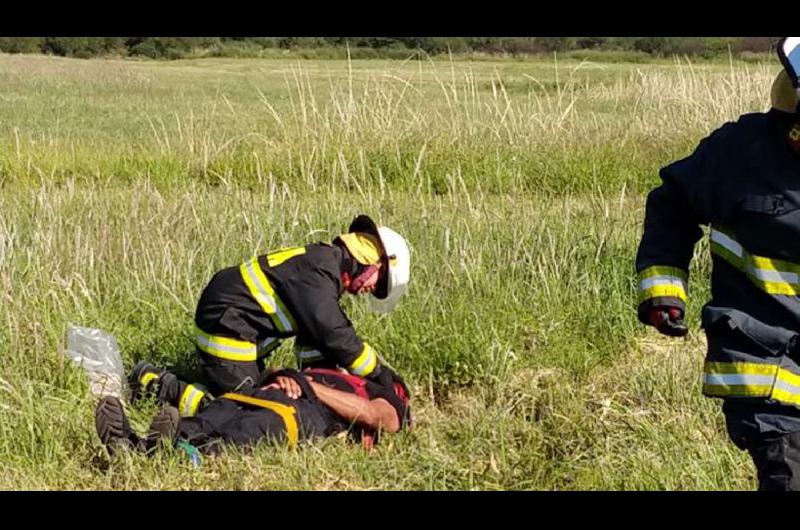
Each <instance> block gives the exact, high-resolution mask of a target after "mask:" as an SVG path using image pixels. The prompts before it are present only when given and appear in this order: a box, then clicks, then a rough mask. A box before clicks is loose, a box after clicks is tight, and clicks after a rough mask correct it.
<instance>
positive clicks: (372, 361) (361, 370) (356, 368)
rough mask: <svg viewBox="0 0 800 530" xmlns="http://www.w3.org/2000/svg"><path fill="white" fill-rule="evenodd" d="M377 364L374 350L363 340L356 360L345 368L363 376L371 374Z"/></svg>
mask: <svg viewBox="0 0 800 530" xmlns="http://www.w3.org/2000/svg"><path fill="white" fill-rule="evenodd" d="M377 364H378V356H377V355H375V350H373V349H372V347H371V346H370V345H369V344H367V343H366V342H365V343H364V349H363V350H361V354H360V355H359V356H358V357H356V360H355V361H353V362H352V364H351V365H350V366H349V367H348V368H347V369H348V371H349V372H350V373H352V374H355V375H359V376H361V377H364V376H367V375H369V374H371V373H372V371H373V370H374V369H375V366H376V365H377Z"/></svg>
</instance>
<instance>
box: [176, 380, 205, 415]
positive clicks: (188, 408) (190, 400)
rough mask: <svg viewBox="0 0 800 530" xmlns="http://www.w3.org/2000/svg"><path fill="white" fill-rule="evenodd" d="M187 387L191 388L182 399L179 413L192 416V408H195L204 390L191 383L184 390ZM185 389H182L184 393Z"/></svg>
mask: <svg viewBox="0 0 800 530" xmlns="http://www.w3.org/2000/svg"><path fill="white" fill-rule="evenodd" d="M189 389H191V391H190V392H189V395H188V396H186V399H185V400H183V409H182V410H181V415H183V416H193V415H194V412H196V411H195V410H193V409H196V407H197V402H198V401H199V400H200V398H201V397H202V396H203V394H205V392H203V391H202V390H200V389H198V388H197V387H194V386H192V385H189V386H188V387H187V388H186V390H189ZM186 390H184V393H185V392H186Z"/></svg>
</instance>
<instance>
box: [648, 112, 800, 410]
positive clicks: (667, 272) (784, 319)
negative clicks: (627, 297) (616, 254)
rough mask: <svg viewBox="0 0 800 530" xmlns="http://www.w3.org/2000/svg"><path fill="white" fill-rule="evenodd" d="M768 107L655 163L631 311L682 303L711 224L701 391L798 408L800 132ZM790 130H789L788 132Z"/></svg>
mask: <svg viewBox="0 0 800 530" xmlns="http://www.w3.org/2000/svg"><path fill="white" fill-rule="evenodd" d="M794 119H795V118H794V116H793V115H791V114H786V113H783V112H779V111H776V110H771V111H769V112H767V113H756V114H747V115H744V116H742V117H740V119H739V120H738V121H737V122H735V123H727V124H725V125H724V126H722V127H721V128H720V129H718V130H717V131H715V132H714V133H712V134H711V135H710V136H709V137H707V138H705V139H704V140H702V141H701V142H700V144H699V146H698V147H697V149H696V150H695V152H694V153H693V154H692V155H691V156H689V157H687V158H685V159H683V160H679V161H677V162H675V163H673V164H671V165H669V166H667V167H665V168H663V169H662V170H661V173H660V176H661V179H662V181H663V182H662V184H661V186H659V187H658V188H656V189H654V190H653V191H652V192H651V193H650V194H649V196H648V198H647V210H646V217H645V226H644V234H643V236H642V240H641V244H640V246H639V251H638V255H637V258H636V269H637V272H638V281H639V307H638V316H639V319H640V320H641V321H642V322H644V323H647V321H648V312H649V310H650V309H651V308H652V307H656V306H659V305H672V306H677V307H679V308H681V309H683V308H684V305H685V302H686V297H687V293H688V288H687V285H688V276H689V273H688V270H689V262H690V260H691V258H692V254H693V250H694V245H695V243H696V242H697V241H698V240H699V239H700V238H701V237H702V235H703V231H702V230H701V228H700V226H701V225H707V226H708V227H709V235H708V237H709V243H710V247H711V255H712V262H713V270H712V274H711V297H712V298H711V300H710V301H709V302H708V303H707V304H706V305H705V306H704V308H703V312H702V324H703V328H704V329H705V332H706V335H707V337H708V352H707V356H706V361H705V366H704V374H703V393H704V394H705V395H707V396H711V397H720V398H742V401H741V402H742V403H753V404H757V403H763V404H782V405H793V406H796V407H800V356H798V353H797V351H796V350H797V339H798V332H800V298H799V297H798V294H800V156H798V152H797V151H796V150H795V149H793V148H792V146H791V145H790V141H787V140H789V139H791V138H792V137H793V136H792V135H794V136H798V132H800V129H799V128H797V126H795V125H794ZM787 136H788V137H789V138H787Z"/></svg>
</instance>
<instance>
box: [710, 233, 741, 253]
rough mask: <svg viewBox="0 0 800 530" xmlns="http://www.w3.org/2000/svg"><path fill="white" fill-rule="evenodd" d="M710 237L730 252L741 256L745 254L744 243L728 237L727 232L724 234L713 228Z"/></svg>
mask: <svg viewBox="0 0 800 530" xmlns="http://www.w3.org/2000/svg"><path fill="white" fill-rule="evenodd" d="M710 237H711V241H714V242H715V243H717V244H719V245H721V246H723V247H725V248H726V249H728V250H729V251H730V252H732V253H734V254H736V255H737V256H738V257H740V258H741V257H742V256H743V255H744V249H743V248H742V245H740V244H739V243H738V242H736V241H734V240H733V239H731V238H730V237H728V235H727V234H723V233H722V232H720V231H719V230H714V229H713V228H712V229H711V234H710Z"/></svg>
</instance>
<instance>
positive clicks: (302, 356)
mask: <svg viewBox="0 0 800 530" xmlns="http://www.w3.org/2000/svg"><path fill="white" fill-rule="evenodd" d="M357 266H358V264H357V262H355V260H353V259H352V258H351V257H350V255H349V253H348V252H347V251H346V250H345V249H343V248H342V247H339V246H334V245H328V244H324V243H315V244H310V245H306V246H304V247H295V248H288V249H283V250H279V251H276V252H272V253H269V254H265V255H262V256H257V257H253V258H251V259H249V260H247V261H245V262H244V263H242V264H241V265H240V266H238V267H230V268H227V269H224V270H221V271H219V272H218V273H217V274H216V275H215V276H214V277H213V278H212V280H211V282H210V283H209V284H208V286H206V288H205V289H204V291H203V293H202V295H201V296H200V301H199V302H198V305H197V312H196V314H195V325H196V329H195V332H196V337H195V338H196V341H197V347H198V348H199V349H200V350H201V351H202V352H204V353H205V354H208V355H212V356H215V357H218V358H221V359H225V360H229V361H256V360H257V359H261V358H263V357H265V356H267V355H269V354H270V353H271V352H272V351H273V350H274V349H275V348H277V347H278V345H279V344H280V341H281V340H282V339H286V338H289V337H295V355H296V357H297V359H298V362H299V364H300V367H301V368H303V367H308V366H317V365H320V366H340V367H343V368H346V369H347V370H348V371H350V372H351V373H353V374H355V375H359V376H362V377H364V376H368V375H370V374H372V373H377V370H376V368H377V367H378V364H379V362H378V357H377V354H376V353H375V351H374V349H373V348H372V347H371V346H370V345H369V344H367V343H366V342H363V341H362V340H361V338H359V336H358V335H357V334H356V332H355V329H354V328H353V325H352V323H351V322H350V320H349V319H348V318H347V316H346V315H345V314H344V312H343V311H342V309H341V307H340V306H339V299H340V297H341V295H342V293H343V291H344V287H343V285H342V280H341V274H342V272H343V271H347V272H348V273H351V274H354V273H355V269H356V268H357Z"/></svg>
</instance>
